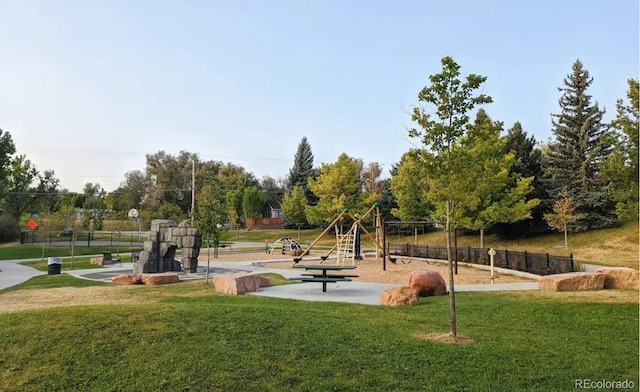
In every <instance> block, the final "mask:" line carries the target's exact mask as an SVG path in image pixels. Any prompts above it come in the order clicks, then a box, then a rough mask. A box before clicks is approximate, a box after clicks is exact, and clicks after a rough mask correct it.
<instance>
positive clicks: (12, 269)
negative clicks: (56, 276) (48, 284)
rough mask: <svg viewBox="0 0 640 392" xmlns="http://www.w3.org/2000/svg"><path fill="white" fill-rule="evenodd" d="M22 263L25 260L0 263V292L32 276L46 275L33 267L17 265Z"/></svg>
mask: <svg viewBox="0 0 640 392" xmlns="http://www.w3.org/2000/svg"><path fill="white" fill-rule="evenodd" d="M38 260H40V259H38ZM22 261H26V260H3V261H0V290H2V289H6V288H7V287H12V286H15V285H18V284H20V283H23V282H26V281H27V280H29V279H31V278H33V277H34V276H40V275H46V274H47V273H46V272H42V271H38V270H37V269H35V268H33V267H27V266H26V265H21V264H18V263H19V262H22Z"/></svg>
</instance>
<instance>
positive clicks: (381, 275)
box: [199, 251, 535, 285]
mask: <svg viewBox="0 0 640 392" xmlns="http://www.w3.org/2000/svg"><path fill="white" fill-rule="evenodd" d="M325 254H326V252H323V251H312V252H310V253H309V254H308V255H307V257H306V258H305V261H304V263H305V264H320V263H321V262H322V263H323V264H335V263H336V259H327V260H326V261H322V260H321V258H320V257H321V256H323V255H325ZM286 258H289V259H290V257H287V256H283V255H282V254H280V253H275V254H266V253H263V252H257V253H256V252H247V253H236V254H220V255H219V256H218V258H217V259H215V261H214V262H212V264H213V265H215V263H216V262H245V261H252V262H255V263H259V264H260V265H261V266H263V267H265V268H269V269H282V270H285V271H294V268H293V263H292V262H291V261H282V260H283V259H286ZM199 259H200V262H201V263H202V262H203V261H206V256H202V255H201V256H200V258H199ZM355 265H356V269H355V272H357V274H358V275H359V277H358V278H354V279H353V280H354V281H357V282H368V283H397V284H399V285H405V284H407V280H408V278H409V274H410V273H411V271H414V270H419V269H430V270H433V271H437V272H438V273H440V275H442V277H443V278H444V277H446V276H448V275H447V274H448V272H447V271H448V270H447V268H448V266H447V263H446V262H437V261H426V260H423V259H418V258H414V259H408V258H407V259H398V260H397V261H396V263H395V264H393V263H387V269H386V271H383V270H382V260H378V261H376V258H375V254H367V253H365V255H364V259H363V260H360V261H357V262H356V264H355ZM507 272H509V274H507V273H501V274H499V276H500V277H499V278H498V279H497V282H496V283H525V282H533V281H535V280H533V279H530V278H523V277H519V276H515V275H511V273H513V272H511V271H507ZM454 279H455V283H456V284H491V280H490V279H489V271H488V270H486V269H480V268H477V267H468V266H463V265H459V266H458V274H457V275H455V277H454Z"/></svg>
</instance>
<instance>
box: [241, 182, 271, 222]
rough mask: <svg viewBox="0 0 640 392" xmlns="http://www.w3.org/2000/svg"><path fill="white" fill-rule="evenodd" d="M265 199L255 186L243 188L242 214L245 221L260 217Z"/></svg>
mask: <svg viewBox="0 0 640 392" xmlns="http://www.w3.org/2000/svg"><path fill="white" fill-rule="evenodd" d="M266 202H267V198H266V197H265V195H264V193H263V192H262V191H260V190H259V189H258V187H257V186H250V187H248V188H245V190H244V192H243V193H242V212H243V214H244V219H245V221H246V220H248V219H249V218H258V217H260V216H262V212H263V211H264V207H265V203H266Z"/></svg>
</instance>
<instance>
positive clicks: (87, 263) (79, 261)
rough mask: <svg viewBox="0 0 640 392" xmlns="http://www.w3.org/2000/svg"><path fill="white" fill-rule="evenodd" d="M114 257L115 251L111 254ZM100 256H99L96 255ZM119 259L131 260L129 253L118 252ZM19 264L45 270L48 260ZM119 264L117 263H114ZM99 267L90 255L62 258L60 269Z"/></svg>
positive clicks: (127, 261) (126, 261) (123, 260)
mask: <svg viewBox="0 0 640 392" xmlns="http://www.w3.org/2000/svg"><path fill="white" fill-rule="evenodd" d="M113 256H114V257H115V256H116V255H115V253H114V254H113ZM98 257H100V256H98ZM120 259H121V261H122V262H123V263H129V262H131V254H123V253H121V254H120ZM20 264H23V265H28V266H29V267H33V268H35V269H37V270H38V271H47V270H48V260H46V259H45V260H34V261H24V262H22V263H20ZM116 265H119V264H116ZM93 268H100V266H99V265H95V264H91V257H74V260H73V262H72V261H71V258H65V259H62V271H68V270H76V269H93Z"/></svg>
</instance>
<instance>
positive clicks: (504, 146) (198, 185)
mask: <svg viewBox="0 0 640 392" xmlns="http://www.w3.org/2000/svg"><path fill="white" fill-rule="evenodd" d="M442 64H443V71H442V72H441V73H439V74H435V75H432V76H431V77H430V79H429V81H430V83H431V84H430V85H429V86H427V87H425V88H423V89H422V90H421V91H420V92H419V94H418V103H419V105H424V106H416V107H415V108H413V111H412V113H411V115H412V116H411V118H412V121H413V122H414V124H416V126H415V127H414V128H411V129H410V130H409V132H408V135H409V136H410V137H412V138H414V139H415V140H417V141H419V142H420V144H421V146H420V147H416V148H413V149H410V150H409V151H407V152H406V153H404V154H403V155H402V157H400V159H399V162H398V163H396V164H394V165H392V167H391V169H390V170H389V176H388V177H387V176H383V170H382V167H381V165H380V164H379V163H378V162H369V163H365V162H364V161H363V160H362V159H359V158H355V157H350V156H348V155H347V154H346V153H343V154H341V155H340V156H339V157H338V158H337V160H336V161H335V162H331V163H322V164H320V166H315V165H314V156H313V152H312V150H311V145H310V143H309V140H308V139H307V138H306V137H304V138H302V140H301V141H300V143H299V145H298V148H297V151H296V153H295V156H294V163H293V166H292V167H291V169H290V170H289V173H288V175H287V176H286V178H284V179H282V178H279V179H275V178H273V177H270V176H265V177H263V178H262V179H257V178H256V177H255V176H254V175H253V174H252V173H251V172H248V171H247V170H245V169H244V168H243V167H242V166H239V165H236V164H233V163H228V162H227V163H225V162H221V161H215V160H209V161H205V160H201V159H200V157H199V156H198V154H195V153H190V152H187V151H181V152H180V153H178V154H176V155H171V154H168V153H166V152H164V151H159V152H157V153H154V154H147V155H146V167H145V168H144V169H143V170H134V171H131V172H128V173H125V175H124V180H123V181H122V182H121V184H120V186H119V187H118V188H117V189H115V190H114V191H112V192H107V191H105V190H104V189H103V188H102V187H101V186H100V184H99V183H88V184H86V185H85V187H84V189H83V192H82V193H73V192H69V191H68V190H66V189H61V188H60V181H59V180H58V179H57V178H55V173H54V172H53V171H51V170H47V171H44V172H43V173H40V172H39V170H37V168H35V166H34V165H33V164H32V163H31V162H30V161H29V160H28V159H27V157H26V156H25V155H24V154H16V149H15V146H14V144H13V141H12V139H11V135H10V134H9V133H8V132H3V131H1V130H0V210H1V211H2V215H1V216H0V233H1V234H0V236H2V238H0V239H6V238H9V237H12V236H13V235H15V233H16V229H15V228H16V227H18V226H19V225H24V224H25V223H26V221H27V220H28V219H29V218H30V217H31V216H32V215H33V214H34V213H37V214H38V215H39V216H40V218H41V219H40V220H41V221H46V219H45V218H46V217H58V218H59V217H62V221H64V222H66V225H67V226H68V225H69V222H71V221H74V222H75V221H76V220H75V219H74V216H75V214H76V211H77V209H82V210H83V211H84V215H83V219H82V221H81V222H80V223H78V222H75V223H74V224H76V225H79V226H80V227H83V228H85V229H101V228H103V227H104V225H105V224H104V222H105V221H106V220H107V218H108V219H109V220H122V221H127V220H128V217H127V212H128V211H129V210H130V209H132V208H135V209H136V210H138V211H139V214H140V217H141V218H142V221H143V222H145V224H147V223H148V222H150V220H151V219H154V218H164V219H174V220H177V221H179V220H182V219H187V218H189V217H193V218H194V220H196V221H198V222H200V224H203V222H205V223H206V222H208V225H210V226H211V225H214V226H216V227H217V226H218V225H221V224H228V225H230V226H232V227H235V226H236V225H237V224H240V223H242V222H244V221H246V220H247V219H249V218H252V217H260V216H264V215H266V214H267V212H268V211H267V207H266V205H267V204H266V203H267V201H277V202H279V203H281V205H282V210H283V212H284V216H285V221H286V224H287V225H288V226H291V227H310V226H318V225H322V224H324V223H328V222H330V221H332V220H333V218H334V217H335V216H336V215H337V214H339V213H340V212H341V211H342V210H343V209H344V208H351V209H352V210H354V211H364V210H366V209H368V208H369V207H370V206H371V205H372V204H373V203H378V205H379V206H380V209H381V213H382V215H383V217H384V218H385V219H387V220H398V219H399V220H404V221H440V222H444V223H445V224H446V221H448V222H449V223H450V224H451V225H454V226H457V227H461V228H466V229H469V230H474V231H479V232H480V233H481V237H482V235H483V234H484V232H485V231H486V230H487V229H489V228H491V229H492V230H493V231H495V232H496V233H498V234H500V235H502V236H506V237H508V236H516V235H517V236H532V235H536V234H539V233H542V232H545V231H548V230H549V229H550V228H551V229H558V228H561V229H565V230H566V231H583V230H588V229H593V228H600V227H608V226H611V225H613V224H614V223H615V222H616V221H617V220H619V219H628V218H637V216H638V115H639V113H638V81H637V80H635V79H629V80H628V87H629V88H628V92H627V97H626V99H620V100H618V101H617V102H616V116H615V119H614V120H613V121H611V122H610V123H605V122H604V121H603V115H604V114H605V111H604V109H602V108H600V106H599V104H598V103H597V102H593V99H592V97H591V95H589V87H590V85H591V83H592V81H593V78H592V77H591V75H590V74H589V72H588V71H587V70H586V68H585V67H584V66H583V64H582V63H581V62H580V61H579V60H577V61H576V62H575V63H574V64H573V67H572V70H571V72H570V73H569V74H568V75H567V76H566V77H565V79H564V84H563V85H562V86H561V87H559V89H558V90H559V93H560V94H559V95H560V97H559V110H558V112H557V113H556V114H553V115H552V123H551V129H552V133H553V138H552V139H551V140H549V141H546V142H540V141H537V140H536V139H535V138H534V137H533V136H532V135H529V134H528V133H527V132H526V131H525V130H524V129H523V126H522V124H520V123H519V122H516V123H515V124H513V125H512V126H511V127H510V128H508V129H507V130H506V132H505V127H504V123H503V122H501V121H496V120H494V119H492V118H491V117H490V115H489V113H488V112H487V111H486V110H485V109H483V108H479V109H477V110H476V109H475V108H476V107H477V106H482V105H484V104H488V103H491V102H492V98H491V97H490V96H488V95H484V94H480V95H476V96H474V95H473V93H474V91H475V90H477V89H478V88H479V87H480V86H481V85H482V83H484V81H485V80H486V77H484V76H480V75H469V76H467V79H464V80H462V79H460V76H459V75H460V73H459V70H460V66H459V65H458V64H457V63H456V62H455V61H454V60H453V59H451V58H449V57H446V58H444V59H442ZM452 91H457V93H456V94H454V95H451V96H449V97H447V94H451V92H452ZM445 98H446V99H445ZM428 106H431V107H430V108H427V107H428ZM383 177H385V178H383ZM192 178H193V179H195V182H193V180H192ZM192 190H193V191H194V193H195V201H196V203H195V206H196V208H195V210H192V198H191V195H192ZM567 218H568V219H567ZM51 220H53V219H51ZM58 220H60V219H58Z"/></svg>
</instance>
